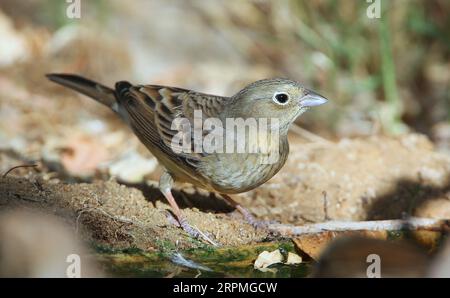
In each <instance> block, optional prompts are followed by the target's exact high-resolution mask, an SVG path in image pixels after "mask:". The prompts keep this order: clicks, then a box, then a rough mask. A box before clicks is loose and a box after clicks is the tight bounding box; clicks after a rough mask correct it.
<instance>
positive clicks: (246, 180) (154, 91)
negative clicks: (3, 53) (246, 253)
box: [46, 73, 328, 238]
mask: <svg viewBox="0 0 450 298" xmlns="http://www.w3.org/2000/svg"><path fill="white" fill-rule="evenodd" d="M46 76H47V78H48V79H49V80H51V81H53V82H55V83H58V84H60V85H63V86H65V87H68V88H70V89H73V90H75V91H78V92H80V93H82V94H84V95H86V96H88V97H90V98H93V99H94V100H96V101H98V102H100V103H101V104H103V105H105V106H107V107H109V108H110V109H112V110H113V111H114V112H115V113H116V114H117V115H118V116H119V117H120V118H122V119H123V120H124V121H125V122H126V123H127V124H128V126H129V127H130V128H131V129H132V131H133V132H134V134H135V135H136V136H137V137H138V139H139V140H140V141H141V142H142V143H143V144H144V145H145V147H146V148H147V149H148V150H149V151H150V152H151V153H152V154H153V155H154V156H155V157H156V158H157V160H158V161H159V163H160V164H161V165H162V166H163V167H164V171H163V173H162V175H161V177H160V180H159V190H160V191H161V193H162V194H163V196H164V197H165V198H166V200H167V201H168V203H169V204H170V206H171V210H172V212H173V214H174V215H175V217H176V220H177V224H178V225H179V226H180V227H181V228H182V229H183V230H184V231H186V232H187V233H188V234H189V235H191V236H192V237H195V238H201V237H202V233H199V231H198V230H195V229H193V227H192V226H191V225H189V223H188V221H187V220H186V217H185V216H184V215H183V213H182V211H181V210H180V208H179V207H178V204H177V203H176V201H175V199H174V197H173V195H172V191H171V190H172V187H173V184H174V183H175V182H187V183H191V184H193V185H194V186H196V187H199V188H202V189H205V190H207V191H210V192H214V193H218V194H220V195H221V196H222V197H223V198H224V199H225V200H226V201H227V202H228V203H229V204H231V205H232V206H233V207H234V208H235V209H237V210H238V211H240V212H241V213H242V215H243V216H244V218H245V219H246V220H247V222H249V223H250V224H252V225H253V226H255V227H261V226H263V225H262V224H261V221H258V220H256V219H255V217H254V216H253V215H252V214H251V213H250V212H249V211H248V210H247V209H246V208H244V207H243V206H241V205H240V204H239V203H237V202H236V201H235V200H234V199H233V198H232V197H231V195H234V194H239V193H243V192H247V191H249V190H252V189H254V188H256V187H258V186H260V185H261V184H263V183H265V182H266V181H268V180H269V179H270V178H272V177H273V176H274V175H275V174H276V173H277V172H278V171H279V170H280V169H281V168H282V167H283V165H284V164H285V162H286V160H287V156H288V153H289V143H288V138H287V135H288V130H289V127H290V125H291V124H292V123H293V122H294V121H295V120H296V119H297V117H298V116H300V115H301V114H302V113H304V112H305V111H306V110H308V109H309V108H311V107H315V106H319V105H322V104H324V103H326V102H327V101H328V99H327V98H325V97H324V96H322V95H320V94H318V93H316V92H314V91H312V90H310V89H308V88H306V87H304V86H303V85H302V84H300V83H299V82H296V81H293V80H290V79H285V78H272V79H262V80H259V81H256V82H253V83H251V84H249V85H247V86H246V87H244V88H243V89H242V90H240V91H238V92H237V93H235V94H234V95H232V96H229V97H226V96H217V95H211V94H205V93H202V92H196V91H193V90H189V89H184V88H178V87H169V86H162V85H145V84H136V85H133V84H131V83H129V82H128V81H119V82H117V83H116V84H115V86H114V88H110V87H107V86H105V85H103V84H100V83H97V82H95V81H92V80H90V79H87V78H85V77H82V76H79V75H76V74H64V73H61V74H58V73H51V74H47V75H46ZM198 114H201V116H200V117H197V116H196V115H198ZM197 118H199V119H200V121H204V123H205V124H206V120H207V119H215V122H214V123H216V124H217V121H219V124H220V123H222V124H223V126H224V127H222V130H218V131H219V133H217V130H214V129H212V127H209V129H206V127H204V130H205V131H202V132H201V134H200V137H201V138H200V141H199V138H198V137H195V131H194V133H192V129H191V130H182V131H181V132H180V129H179V126H180V125H178V126H177V125H174V123H175V122H176V120H177V119H185V122H184V123H187V124H194V130H195V124H196V121H197ZM230 119H231V120H235V119H241V120H244V121H245V122H244V123H247V122H246V121H248V120H252V119H256V120H263V119H266V122H261V123H263V124H262V125H261V127H264V128H265V129H266V130H265V131H266V132H267V131H268V132H269V133H266V136H264V137H261V136H258V133H256V134H255V133H249V134H246V135H245V136H244V137H242V136H241V135H238V134H236V135H234V136H231V137H230V138H231V139H232V141H235V142H237V143H239V142H241V143H242V142H243V143H244V145H243V147H242V148H243V149H244V150H241V151H239V152H236V147H234V145H233V147H230V148H232V149H233V148H234V149H235V150H234V151H233V150H215V151H213V152H211V150H209V151H208V150H195V149H196V148H194V147H195V145H198V143H199V142H201V139H202V138H203V137H205V138H206V137H207V135H208V133H211V134H213V132H215V133H216V136H217V135H219V136H224V135H226V137H227V138H228V137H229V136H228V134H227V133H228V132H230V131H235V128H234V126H233V127H231V126H228V125H227V124H228V123H229V122H227V121H228V120H230ZM267 119H269V120H271V121H268V120H267ZM186 120H187V121H186ZM258 123H259V122H258ZM230 127H231V128H230ZM243 131H245V132H246V131H247V130H246V129H244V130H243ZM262 131H264V130H262ZM241 132H242V131H241ZM253 132H254V131H253ZM257 132H259V131H257ZM180 133H181V135H180ZM213 135H214V134H213ZM268 136H270V137H268ZM272 136H276V138H272ZM176 137H178V139H180V137H181V140H185V141H191V143H189V142H187V146H185V147H183V148H184V149H192V150H180V149H181V147H180V146H176V144H178V145H179V144H180V143H176V142H174V139H176ZM255 139H257V140H263V141H264V140H265V141H266V143H265V144H266V148H265V149H266V150H261V148H259V149H256V150H253V151H251V150H248V149H249V147H250V146H249V143H251V142H252V141H255ZM227 140H228V139H227ZM223 143H226V145H228V143H227V142H223ZM262 143H264V142H262ZM203 144H204V143H203ZM252 144H253V143H252ZM183 145H184V144H183ZM221 146H222V148H221ZM200 147H201V146H200ZM216 147H217V148H218V149H223V148H225V144H222V145H220V144H219V145H218V146H216ZM217 148H216V149H217ZM226 149H228V148H226ZM263 149H264V148H263ZM272 153H275V154H272ZM271 154H272V155H271ZM269 155H271V156H275V158H272V159H271V160H270V162H268V160H269V158H268V157H269Z"/></svg>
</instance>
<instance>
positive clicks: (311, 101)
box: [300, 90, 328, 107]
mask: <svg viewBox="0 0 450 298" xmlns="http://www.w3.org/2000/svg"><path fill="white" fill-rule="evenodd" d="M327 101H328V99H326V98H325V97H323V96H322V95H320V94H317V93H316V92H314V91H311V90H306V95H304V96H303V97H302V98H301V100H300V105H301V106H302V107H315V106H320V105H323V104H324V103H326V102H327Z"/></svg>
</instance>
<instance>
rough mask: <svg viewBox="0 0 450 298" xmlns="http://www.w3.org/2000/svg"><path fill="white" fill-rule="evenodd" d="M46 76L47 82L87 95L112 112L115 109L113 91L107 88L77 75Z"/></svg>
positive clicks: (115, 103) (115, 102)
mask: <svg viewBox="0 0 450 298" xmlns="http://www.w3.org/2000/svg"><path fill="white" fill-rule="evenodd" d="M46 76H47V78H48V79H49V80H51V81H53V82H55V83H58V84H61V85H63V86H66V87H69V88H71V89H73V90H76V91H78V92H80V93H82V94H84V95H87V96H89V97H91V98H93V99H95V100H97V101H98V102H100V103H102V104H104V105H106V106H108V107H110V108H111V109H113V110H116V109H117V101H116V95H115V91H114V90H113V89H111V88H109V87H106V86H104V85H102V84H99V83H96V82H94V81H91V80H88V79H86V78H83V77H81V76H78V75H72V74H47V75H46Z"/></svg>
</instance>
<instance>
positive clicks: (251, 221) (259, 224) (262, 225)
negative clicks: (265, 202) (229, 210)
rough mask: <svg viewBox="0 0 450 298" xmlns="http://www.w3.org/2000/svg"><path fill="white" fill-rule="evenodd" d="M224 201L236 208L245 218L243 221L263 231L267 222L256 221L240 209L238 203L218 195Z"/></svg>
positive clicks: (226, 196)
mask: <svg viewBox="0 0 450 298" xmlns="http://www.w3.org/2000/svg"><path fill="white" fill-rule="evenodd" d="M220 195H221V196H222V197H223V198H224V199H225V201H227V202H228V203H229V204H230V205H231V206H233V207H234V208H236V210H238V211H239V212H240V213H241V214H242V215H243V216H244V218H245V220H246V221H247V222H248V223H249V224H251V225H252V226H253V227H255V228H257V229H265V228H267V226H268V223H267V222H264V221H260V220H257V219H256V218H255V217H254V216H253V215H252V214H251V213H250V211H248V210H247V209H246V208H244V207H242V206H241V205H240V204H239V203H238V202H236V201H235V200H233V199H232V198H231V197H230V196H229V195H226V194H220Z"/></svg>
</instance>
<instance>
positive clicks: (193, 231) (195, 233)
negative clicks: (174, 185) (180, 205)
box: [167, 212, 219, 246]
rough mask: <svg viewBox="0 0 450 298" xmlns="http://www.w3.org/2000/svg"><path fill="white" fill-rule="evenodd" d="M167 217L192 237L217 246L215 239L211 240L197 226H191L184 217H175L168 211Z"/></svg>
mask: <svg viewBox="0 0 450 298" xmlns="http://www.w3.org/2000/svg"><path fill="white" fill-rule="evenodd" d="M167 219H168V220H169V222H170V223H171V224H173V225H175V226H177V227H179V228H182V229H183V230H184V231H185V232H186V233H188V234H189V236H191V237H192V238H195V239H201V240H204V241H206V242H208V243H209V244H211V245H214V246H219V245H218V244H217V243H216V242H215V241H213V240H212V239H211V237H210V235H208V233H204V232H202V231H200V230H199V229H198V228H196V227H193V226H191V225H190V224H189V223H188V221H187V220H186V218H184V217H182V216H180V217H179V218H178V219H177V218H175V217H174V216H173V215H172V214H171V213H170V212H168V213H167Z"/></svg>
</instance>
